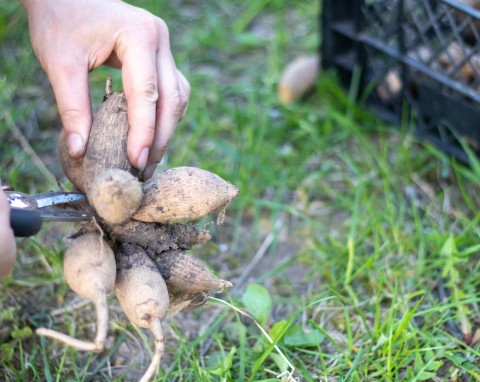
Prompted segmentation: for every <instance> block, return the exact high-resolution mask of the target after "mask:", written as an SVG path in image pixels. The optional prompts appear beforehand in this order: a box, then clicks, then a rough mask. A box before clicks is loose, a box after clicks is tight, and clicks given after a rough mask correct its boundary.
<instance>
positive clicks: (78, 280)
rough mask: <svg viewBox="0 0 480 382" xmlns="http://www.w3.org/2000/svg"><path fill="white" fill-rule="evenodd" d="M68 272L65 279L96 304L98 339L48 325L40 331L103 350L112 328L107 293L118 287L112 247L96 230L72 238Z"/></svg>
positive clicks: (75, 344) (67, 256) (85, 347)
mask: <svg viewBox="0 0 480 382" xmlns="http://www.w3.org/2000/svg"><path fill="white" fill-rule="evenodd" d="M64 274H65V281H66V282H67V284H68V285H69V286H70V288H72V290H73V291H74V292H75V293H77V294H78V295H79V296H82V297H84V298H87V299H89V300H90V301H92V302H93V303H94V304H95V308H96V312H97V335H96V337H95V341H94V342H93V343H91V342H85V341H81V340H78V339H75V338H72V337H70V336H67V335H65V334H62V333H58V332H56V331H54V330H50V329H45V328H40V329H37V334H39V335H42V336H48V337H52V338H54V339H57V340H59V341H62V342H64V343H66V344H67V345H70V346H73V347H75V348H77V349H78V350H88V351H102V350H103V349H104V346H105V339H106V336H107V329H108V306H107V294H108V293H110V292H111V291H113V289H114V287H115V276H116V266H115V256H114V254H113V251H112V249H111V248H110V247H109V246H108V244H107V243H106V242H105V241H104V240H103V239H102V237H101V235H100V234H99V233H96V232H92V233H88V234H86V235H83V236H81V237H78V238H76V239H74V240H72V243H71V245H70V246H69V248H68V250H67V252H66V253H65V258H64Z"/></svg>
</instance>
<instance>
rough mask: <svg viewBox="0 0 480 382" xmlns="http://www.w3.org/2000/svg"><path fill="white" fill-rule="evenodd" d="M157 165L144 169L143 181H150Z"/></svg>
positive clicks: (153, 164)
mask: <svg viewBox="0 0 480 382" xmlns="http://www.w3.org/2000/svg"><path fill="white" fill-rule="evenodd" d="M157 164H158V163H152V164H151V165H149V166H148V167H147V168H146V169H145V171H144V172H143V178H144V179H150V178H151V177H152V175H153V173H154V172H155V169H156V168H157Z"/></svg>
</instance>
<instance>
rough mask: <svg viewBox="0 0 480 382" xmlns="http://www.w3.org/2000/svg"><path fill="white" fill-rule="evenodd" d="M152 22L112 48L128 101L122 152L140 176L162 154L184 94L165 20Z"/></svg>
mask: <svg viewBox="0 0 480 382" xmlns="http://www.w3.org/2000/svg"><path fill="white" fill-rule="evenodd" d="M154 25H155V28H156V30H155V31H152V30H149V29H148V27H149V25H147V26H146V29H145V30H143V31H140V32H139V34H140V35H142V33H143V34H144V35H143V36H142V38H139V37H140V36H139V35H136V36H132V37H131V39H132V41H129V39H128V38H126V39H125V40H124V41H123V42H122V44H123V45H124V46H126V47H127V48H126V49H121V48H120V49H118V50H117V52H116V57H117V58H118V59H119V60H120V61H121V63H122V76H123V85H124V90H125V96H126V98H127V105H128V122H129V125H130V130H129V134H128V144H127V150H128V157H129V159H130V162H131V163H132V165H133V166H135V167H137V168H138V169H140V170H142V171H143V174H144V177H145V178H149V177H150V176H151V175H152V174H153V172H154V170H155V167H156V165H157V163H158V162H160V160H161V159H162V156H163V154H164V152H165V149H166V147H167V144H168V141H169V140H170V137H171V136H172V134H173V132H174V130H175V127H176V125H177V123H178V121H179V120H180V119H181V118H182V117H183V115H184V113H185V110H186V106H187V103H188V98H189V96H190V85H189V83H188V81H187V80H186V79H185V77H184V76H183V75H182V74H181V73H180V72H179V71H178V70H177V69H176V66H175V62H174V60H173V56H172V53H171V51H170V43H169V36H168V29H167V27H166V25H165V23H163V21H161V20H160V19H155V23H154ZM133 40H134V41H133ZM139 41H142V43H140V44H139Z"/></svg>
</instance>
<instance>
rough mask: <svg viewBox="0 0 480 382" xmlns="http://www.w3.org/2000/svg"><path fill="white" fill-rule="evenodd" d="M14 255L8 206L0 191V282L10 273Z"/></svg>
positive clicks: (14, 246) (14, 249) (13, 241)
mask: <svg viewBox="0 0 480 382" xmlns="http://www.w3.org/2000/svg"><path fill="white" fill-rule="evenodd" d="M15 255H16V244H15V237H14V236H13V231H12V229H11V228H10V205H9V204H8V201H7V198H6V196H5V194H4V193H3V191H0V280H1V279H2V278H4V277H6V276H7V275H8V274H9V273H10V272H11V271H12V268H13V265H14V263H15Z"/></svg>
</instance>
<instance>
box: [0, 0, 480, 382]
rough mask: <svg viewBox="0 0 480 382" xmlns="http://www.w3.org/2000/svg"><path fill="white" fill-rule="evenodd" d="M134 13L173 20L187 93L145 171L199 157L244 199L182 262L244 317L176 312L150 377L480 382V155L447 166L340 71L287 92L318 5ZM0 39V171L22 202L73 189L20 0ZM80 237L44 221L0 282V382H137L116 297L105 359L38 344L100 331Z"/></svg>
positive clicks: (99, 90) (215, 3)
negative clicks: (221, 287) (161, 150)
mask: <svg viewBox="0 0 480 382" xmlns="http://www.w3.org/2000/svg"><path fill="white" fill-rule="evenodd" d="M129 2H130V3H131V4H133V5H136V6H139V7H142V8H145V9H147V10H149V11H151V12H152V13H154V14H156V15H158V16H159V17H161V18H163V19H164V20H165V21H166V23H167V24H168V26H169V29H170V36H171V44H172V51H173V53H174V56H175V60H176V64H177V66H178V67H179V69H180V70H181V71H182V72H183V73H184V74H185V76H186V77H187V78H188V80H189V81H190V84H191V86H192V94H191V98H190V104H189V108H188V112H187V115H186V118H185V119H184V120H183V121H182V122H181V123H180V125H179V126H178V128H177V130H176V133H175V136H174V138H173V140H172V142H171V145H170V147H169V149H168V152H167V155H166V156H165V157H164V159H163V161H162V163H161V165H160V166H159V167H160V168H159V169H158V170H157V171H162V170H163V169H166V168H171V167H176V166H196V167H200V168H203V169H205V170H209V171H211V172H214V173H216V174H218V175H220V176H221V177H223V178H224V179H226V180H228V181H230V182H232V183H233V184H235V185H236V186H237V187H238V188H239V189H240V194H239V196H238V198H237V199H236V200H235V201H234V202H233V203H232V204H231V205H230V206H229V208H228V209H227V217H226V220H225V223H224V224H223V225H219V226H217V225H215V224H214V218H209V219H205V220H202V221H201V222H199V223H198V224H199V226H201V227H203V228H207V229H209V230H210V231H211V233H212V240H211V241H210V242H209V243H208V244H206V245H205V246H203V247H198V248H195V249H194V250H193V253H195V254H196V255H197V256H198V257H200V258H201V259H203V260H204V261H205V262H206V263H207V264H209V266H211V268H212V269H213V270H214V271H215V272H216V273H217V274H218V275H219V277H221V278H223V279H226V280H230V281H232V282H233V284H234V288H233V289H232V290H231V291H226V292H224V293H223V294H221V295H218V296H217V297H218V298H221V299H223V300H225V301H226V302H228V304H230V305H231V306H234V307H237V308H238V309H242V310H244V311H245V312H248V313H249V314H250V315H252V316H253V317H255V320H252V319H250V318H246V317H245V316H243V315H242V314H240V313H238V311H236V310H235V309H233V308H232V307H231V306H227V305H225V304H221V303H219V302H216V301H209V302H208V303H207V304H206V305H205V306H201V307H199V308H198V309H197V310H195V311H193V312H182V313H180V314H179V315H178V316H176V317H175V318H173V319H172V320H170V321H168V322H167V323H166V324H165V332H166V354H165V356H164V357H163V359H162V368H161V370H159V372H158V374H157V380H168V381H275V380H279V378H277V377H278V376H279V375H281V374H282V373H284V374H283V376H284V377H283V378H284V379H283V380H284V381H293V380H294V379H293V378H294V377H295V378H299V380H301V381H341V380H352V381H376V380H378V381H383V380H385V381H389V380H411V381H413V380H416V381H419V380H431V381H466V380H471V381H473V380H476V378H480V374H479V372H478V369H477V367H476V366H475V363H476V362H477V361H478V359H479V355H480V354H479V345H478V338H477V336H479V332H477V328H478V325H479V319H478V317H479V314H478V313H479V305H478V297H477V295H478V287H479V280H478V277H477V276H476V271H477V270H478V252H479V250H480V247H479V245H478V241H479V240H478V234H479V231H478V227H477V226H478V220H479V218H480V215H479V214H478V206H479V204H480V203H479V202H480V201H479V198H478V195H480V193H479V192H478V191H479V190H480V184H479V179H480V165H479V163H478V162H474V163H473V165H472V166H471V167H466V166H464V165H461V164H458V163H457V162H456V161H455V160H454V159H452V158H450V157H448V156H446V155H445V154H443V153H442V152H440V151H439V150H438V149H436V148H435V147H433V146H432V145H430V144H428V143H426V142H420V141H418V140H417V139H416V138H415V136H414V134H412V133H411V132H410V131H409V128H408V126H407V124H406V123H404V124H402V125H399V126H389V125H386V124H385V123H383V122H381V121H380V120H378V119H377V118H376V117H375V116H374V115H373V114H372V113H370V112H369V111H368V110H367V109H366V108H365V107H364V106H363V105H362V104H361V102H356V101H354V97H353V95H354V94H355V88H354V84H352V87H351V88H350V89H343V88H342V87H341V86H340V85H339V81H338V80H337V76H336V73H335V72H334V71H323V72H321V73H320V75H319V76H318V78H317V80H316V81H315V84H314V86H313V89H312V90H311V91H309V92H308V93H307V94H305V95H304V96H303V97H301V98H300V99H298V100H296V101H295V102H292V103H290V104H287V105H285V104H282V103H281V102H280V101H279V98H278V94H277V88H278V84H279V81H280V78H281V75H282V72H283V71H284V69H285V68H286V67H287V65H288V64H289V63H290V62H291V61H292V60H294V59H295V58H297V57H300V56H304V55H312V54H316V53H317V52H318V51H319V45H320V43H321V36H320V32H319V31H320V25H319V15H320V12H321V2H320V1H318V0H304V1H297V2H289V1H285V0H258V1H244V2H238V1H227V0H212V1H205V2H195V1H160V0H150V1H129ZM0 44H1V45H0V57H1V58H0V142H1V143H0V147H1V149H0V179H1V180H2V182H7V183H9V184H10V185H12V186H13V187H14V188H15V189H16V190H18V191H22V192H26V193H34V192H45V191H50V190H58V184H57V180H58V181H59V182H60V183H61V184H62V185H64V186H65V187H66V188H67V189H68V188H69V187H70V185H69V183H68V181H67V180H66V179H65V178H64V176H63V173H62V170H61V168H60V165H59V162H58V155H57V137H58V134H59V132H60V130H61V122H60V119H59V116H58V111H57V108H56V105H55V100H54V97H53V93H52V90H51V87H50V85H49V82H48V79H47V78H46V75H45V74H44V72H43V70H42V69H41V67H40V65H39V63H38V61H37V59H36V58H35V56H34V54H33V52H32V49H31V46H30V42H29V37H28V25H27V19H26V15H25V12H24V10H23V9H22V7H21V6H20V5H19V4H18V2H17V1H14V0H5V1H3V3H2V5H1V6H0ZM109 75H111V76H112V77H113V86H114V89H120V88H121V76H120V72H119V71H116V70H114V69H110V68H104V67H102V68H99V69H97V70H95V71H94V72H92V73H91V75H90V90H91V95H92V104H93V108H94V110H98V107H99V105H100V104H101V102H102V98H103V93H104V89H105V79H106V77H107V76H109ZM349 90H350V91H349ZM73 232H75V227H74V226H73V225H71V224H53V223H50V224H47V225H46V226H45V227H44V228H43V229H42V231H41V232H40V233H39V234H38V235H37V236H35V237H34V238H30V239H23V240H19V241H18V243H17V244H18V261H17V264H16V267H15V269H14V271H13V275H12V276H10V277H8V278H7V279H6V280H4V281H2V282H1V283H0V361H1V362H0V379H2V380H6V381H16V380H29V381H37V380H38V381H121V380H134V379H135V378H138V377H139V376H140V375H141V373H142V372H143V370H144V369H145V368H146V367H147V365H148V363H149V362H150V356H151V353H150V352H151V343H152V342H151V337H150V336H149V334H148V333H145V332H142V331H141V330H140V329H138V328H136V327H133V326H132V325H131V324H129V322H128V320H127V319H126V317H125V315H124V314H123V312H122V311H121V308H120V307H119V305H118V303H117V302H116V300H115V298H114V296H112V297H111V298H110V314H111V321H110V330H109V350H107V351H105V352H103V353H100V354H94V355H90V354H85V353H81V352H77V351H74V350H72V349H68V348H65V347H64V346H63V345H61V344H58V343H55V342H52V341H50V340H45V339H41V338H38V337H36V336H35V335H34V334H33V331H34V330H35V328H37V327H39V326H51V327H53V328H55V329H57V330H60V331H62V332H67V333H70V334H75V336H77V337H79V338H86V339H88V338H92V336H93V333H94V331H95V324H94V323H95V316H94V310H93V307H92V305H91V304H89V303H88V302H87V301H85V300H83V299H80V298H78V297H76V296H75V295H74V294H73V292H71V291H70V290H69V289H68V287H67V286H66V284H65V282H64V281H63V270H62V256H63V252H64V249H65V245H64V243H63V238H64V237H65V236H67V235H69V234H71V233H73ZM259 326H260V327H262V328H263V329H264V330H265V331H266V332H267V333H269V335H270V337H271V338H272V339H273V340H274V341H275V342H276V344H277V345H278V347H277V348H274V347H273V346H272V345H271V344H270V343H269V341H268V339H267V338H266V337H265V336H264V335H263V334H262V333H261V331H260V330H259ZM479 337H480V336H479ZM288 373H292V377H290V378H291V379H288V377H287V375H288Z"/></svg>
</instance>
